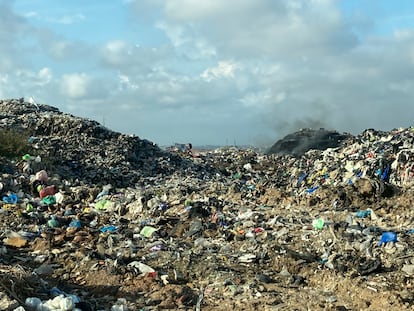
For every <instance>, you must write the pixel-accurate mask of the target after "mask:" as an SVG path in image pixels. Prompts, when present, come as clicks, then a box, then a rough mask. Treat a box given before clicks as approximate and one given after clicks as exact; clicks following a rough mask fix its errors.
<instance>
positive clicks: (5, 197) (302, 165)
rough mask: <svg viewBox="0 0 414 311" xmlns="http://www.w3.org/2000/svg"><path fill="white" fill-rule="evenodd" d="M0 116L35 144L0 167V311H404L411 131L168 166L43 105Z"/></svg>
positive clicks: (411, 260) (183, 159)
mask: <svg viewBox="0 0 414 311" xmlns="http://www.w3.org/2000/svg"><path fill="white" fill-rule="evenodd" d="M0 105H1V106H0V109H1V113H2V117H1V120H3V121H2V123H1V124H2V126H3V125H4V126H8V127H12V126H16V127H17V126H18V127H22V126H23V127H26V128H27V129H30V131H31V132H30V136H29V137H28V139H29V140H30V142H31V143H32V144H33V145H37V144H39V146H42V145H43V146H44V147H41V148H35V149H34V150H35V151H38V152H34V153H33V154H30V155H27V154H25V155H22V159H19V160H18V161H13V160H10V159H5V158H3V159H2V160H1V161H0V164H1V166H0V167H2V175H1V180H0V188H1V189H0V191H1V198H2V202H1V203H0V205H1V209H0V219H1V222H0V223H1V229H0V232H1V245H0V252H1V258H0V309H4V310H177V309H181V310H229V309H232V310H410V308H412V304H413V301H414V294H413V291H412V286H413V276H414V251H413V243H414V223H413V222H414V217H413V216H414V215H413V212H412V205H413V202H414V196H413V179H414V171H413V164H414V157H413V153H414V131H413V128H405V129H395V130H392V131H389V132H384V131H375V130H372V129H370V130H366V131H364V132H363V133H361V134H360V135H358V136H355V137H350V138H349V139H347V140H346V141H344V142H343V143H342V144H341V145H340V146H338V147H336V148H328V149H323V150H314V149H311V150H308V151H307V152H306V153H304V154H303V155H302V156H297V155H291V154H283V155H267V154H260V153H257V152H255V151H253V150H241V149H237V148H220V149H215V150H211V151H205V152H201V153H200V154H197V155H192V154H183V153H176V154H174V153H171V152H165V151H162V150H160V149H159V148H158V147H157V146H155V145H154V144H152V143H150V142H147V141H144V140H143V141H141V140H140V139H139V138H137V137H135V138H128V137H126V136H124V135H122V134H119V133H114V132H111V131H109V130H107V129H104V128H102V127H101V126H100V125H99V124H98V123H97V122H94V121H90V120H86V119H81V118H76V117H73V116H70V115H67V114H63V113H60V112H58V110H57V109H55V108H53V107H47V106H40V105H39V106H34V107H33V106H30V105H29V104H27V103H25V102H24V100H23V101H21V102H19V101H18V100H9V101H2V103H1V104H0ZM19 105H22V107H24V108H22V107H17V106H19ZM16 107H17V108H16ZM24 111H26V112H24ZM30 116H31V117H30ZM47 116H49V117H47ZM13 119H14V120H15V121H12V120H13ZM4 120H5V121H4ZM22 120H25V121H22ZM28 120H31V121H30V122H29V121H28ZM13 122H15V123H13ZM29 123H30V126H28V124H29ZM42 124H43V125H42ZM46 124H48V126H46ZM56 124H57V125H59V126H57V125H56ZM49 126H51V127H52V129H51V128H50V127H49ZM61 126H66V128H65V130H64V131H61V132H60V130H59V127H61ZM33 128H39V130H38V131H34V130H33ZM73 128H78V129H79V130H78V131H79V132H78V134H76V131H74V132H73V133H74V136H79V142H78V143H73V144H72V143H69V142H70V141H71V139H74V138H70V137H71V136H70V135H68V134H67V133H68V132H69V131H70V129H73ZM40 129H41V130H40ZM60 133H62V134H60ZM82 133H83V134H82ZM92 133H93V135H92ZM98 133H100V134H98ZM128 139H131V140H128ZM140 144H141V145H140ZM137 145H139V146H140V147H139V148H138V147H137ZM64 146H66V148H67V149H66V150H69V149H70V150H71V152H70V153H68V152H66V153H65V150H63V149H64ZM68 146H70V147H68ZM102 146H108V148H103V147H102ZM129 148H130V149H129ZM134 148H135V149H134ZM102 149H104V150H105V152H106V153H105V154H104V153H101V154H100V156H98V157H97V154H98V153H99V150H101V151H102ZM45 150H46V153H45ZM116 151H117V152H116ZM131 154H132V156H131ZM65 160H67V161H69V162H68V163H75V164H76V165H72V164H70V165H69V164H67V163H66V164H62V161H65ZM134 160H136V162H134ZM71 161H73V162H71ZM94 161H95V162H94ZM147 161H148V163H149V164H147ZM111 165H112V166H111ZM111 168H119V169H121V171H122V168H127V169H128V170H126V171H125V172H123V173H121V172H119V171H117V170H111ZM117 174H120V175H122V174H127V175H128V176H130V177H131V179H129V180H128V179H125V180H124V179H123V178H122V177H121V176H120V175H117ZM101 178H102V179H101ZM117 178H120V180H121V181H122V182H118V179H117Z"/></svg>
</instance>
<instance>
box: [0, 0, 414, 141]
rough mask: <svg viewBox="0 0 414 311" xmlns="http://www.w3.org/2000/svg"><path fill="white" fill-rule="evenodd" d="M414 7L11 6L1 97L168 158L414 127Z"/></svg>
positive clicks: (157, 2) (2, 17) (2, 42)
mask: <svg viewBox="0 0 414 311" xmlns="http://www.w3.org/2000/svg"><path fill="white" fill-rule="evenodd" d="M413 66H414V4H413V2H412V1H409V0H405V1H387V0H360V1H357V0H343V1H339V0H338V1H336V0H279V1H274V0H226V1H222V0H208V1H200V0H168V1H162V0H135V1H134V0H99V1H98V0H88V1H83V0H72V1H64V0H0V98H19V97H25V98H30V97H31V96H32V97H33V98H34V99H35V100H36V101H37V102H38V103H42V104H48V105H51V106H55V107H58V108H59V109H60V110H61V111H62V112H66V113H71V114H74V115H77V116H81V117H86V118H90V119H94V120H96V121H98V122H100V123H103V124H104V125H105V126H107V127H108V128H110V129H113V130H115V131H119V132H122V133H126V134H135V135H138V136H139V137H141V138H145V139H149V140H151V141H153V142H155V143H157V144H159V145H170V144H173V143H174V142H192V143H193V144H195V145H198V144H214V145H223V144H228V143H230V144H232V143H233V142H236V143H237V144H251V145H270V144H272V143H273V142H275V141H276V140H277V139H278V138H280V137H281V136H283V135H285V134H287V133H289V132H292V131H295V130H297V129H299V128H304V127H313V128H319V127H325V128H329V129H336V130H338V131H341V132H342V131H345V132H351V133H353V134H358V133H360V132H361V131H363V130H364V129H366V128H376V129H379V130H390V129H392V128H398V127H408V126H412V125H413V121H412V112H413V110H414V109H413V108H412V107H413V104H412V100H413V95H414V73H413V72H414V70H413V69H414V68H413Z"/></svg>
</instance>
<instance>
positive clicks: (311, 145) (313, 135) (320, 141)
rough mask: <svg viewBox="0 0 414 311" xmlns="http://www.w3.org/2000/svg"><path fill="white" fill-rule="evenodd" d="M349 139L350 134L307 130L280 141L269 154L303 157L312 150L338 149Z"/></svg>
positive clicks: (289, 135)
mask: <svg viewBox="0 0 414 311" xmlns="http://www.w3.org/2000/svg"><path fill="white" fill-rule="evenodd" d="M348 138H351V135H350V134H340V133H338V132H337V131H330V130H326V129H323V128H320V129H318V130H315V129H310V128H305V129H301V130H299V131H297V132H294V133H291V134H288V135H286V136H285V137H283V138H282V139H280V140H278V141H277V142H276V143H275V144H274V145H273V146H272V147H270V149H269V150H268V151H267V153H268V154H279V155H283V154H289V155H293V156H302V155H303V154H304V153H306V152H307V151H309V150H311V149H316V150H325V149H327V148H337V147H339V146H340V145H341V143H342V142H343V141H345V140H347V139H348Z"/></svg>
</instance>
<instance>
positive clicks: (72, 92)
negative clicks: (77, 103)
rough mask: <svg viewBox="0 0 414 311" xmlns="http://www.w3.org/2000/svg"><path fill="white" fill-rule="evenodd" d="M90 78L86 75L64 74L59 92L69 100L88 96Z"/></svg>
mask: <svg viewBox="0 0 414 311" xmlns="http://www.w3.org/2000/svg"><path fill="white" fill-rule="evenodd" d="M90 83H91V78H90V77H89V76H88V75H87V74H86V73H72V74H65V75H63V77H62V81H61V92H62V94H63V95H65V96H67V97H69V98H71V99H79V98H82V97H86V96H87V95H88V89H89V86H90Z"/></svg>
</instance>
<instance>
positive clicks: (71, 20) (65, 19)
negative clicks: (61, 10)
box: [47, 13, 86, 25]
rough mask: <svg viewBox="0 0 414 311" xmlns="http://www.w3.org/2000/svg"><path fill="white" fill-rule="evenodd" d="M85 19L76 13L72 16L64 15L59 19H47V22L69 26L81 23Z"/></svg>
mask: <svg viewBox="0 0 414 311" xmlns="http://www.w3.org/2000/svg"><path fill="white" fill-rule="evenodd" d="M85 19H86V17H85V15H83V14H82V13H77V14H73V15H64V16H62V17H60V18H48V19H47V20H48V21H49V22H52V23H56V24H63V25H71V24H75V23H79V22H82V21H84V20H85Z"/></svg>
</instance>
